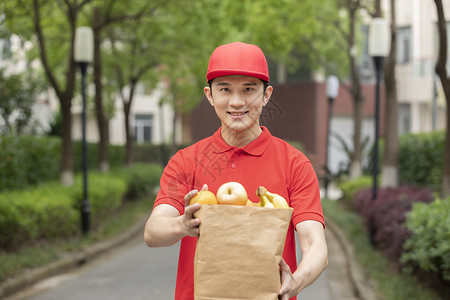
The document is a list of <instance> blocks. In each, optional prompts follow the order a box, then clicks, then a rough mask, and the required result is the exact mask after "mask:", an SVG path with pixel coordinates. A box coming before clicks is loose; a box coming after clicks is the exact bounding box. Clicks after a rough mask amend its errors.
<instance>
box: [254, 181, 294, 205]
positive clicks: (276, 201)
mask: <svg viewBox="0 0 450 300" xmlns="http://www.w3.org/2000/svg"><path fill="white" fill-rule="evenodd" d="M256 194H257V195H258V196H259V197H260V199H261V196H265V197H266V198H267V199H268V200H269V201H270V203H272V204H273V206H274V207H275V208H289V204H288V203H287V201H286V199H284V198H283V197H282V196H280V195H278V194H275V193H271V192H269V191H268V190H267V189H266V188H265V187H263V186H260V187H258V189H257V191H256ZM260 195H261V196H260Z"/></svg>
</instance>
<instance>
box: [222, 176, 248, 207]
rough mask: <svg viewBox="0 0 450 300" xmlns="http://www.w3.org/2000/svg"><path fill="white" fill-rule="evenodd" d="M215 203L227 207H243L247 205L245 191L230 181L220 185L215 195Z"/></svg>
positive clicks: (240, 185)
mask: <svg viewBox="0 0 450 300" xmlns="http://www.w3.org/2000/svg"><path fill="white" fill-rule="evenodd" d="M216 197H217V202H218V203H219V204H227V205H245V204H246V203H247V199H248V197H247V191H246V190H245V188H244V186H243V185H242V184H240V183H239V182H234V181H230V182H227V183H224V184H222V185H221V186H220V187H219V189H218V190H217V193H216Z"/></svg>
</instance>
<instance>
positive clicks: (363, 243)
mask: <svg viewBox="0 0 450 300" xmlns="http://www.w3.org/2000/svg"><path fill="white" fill-rule="evenodd" d="M322 205H323V210H324V214H325V219H326V218H331V219H332V220H333V221H334V222H335V223H336V224H337V225H338V226H339V227H340V228H341V230H342V231H343V232H344V233H345V234H346V236H347V238H348V240H349V241H350V242H351V243H352V244H353V247H354V250H355V256H356V260H357V262H358V263H359V265H360V266H361V268H362V269H363V270H364V271H365V272H366V273H367V275H368V276H369V277H370V278H372V279H373V280H374V282H375V284H376V286H377V290H376V291H375V292H376V294H377V295H378V296H379V297H380V299H385V300H424V299H433V300H438V299H444V298H443V297H441V296H439V295H438V294H437V293H435V292H434V291H432V290H430V289H427V288H426V287H424V286H422V285H421V284H420V282H418V280H417V279H416V278H415V277H413V276H411V275H408V274H403V273H399V272H397V271H396V270H395V268H394V267H393V264H392V263H391V262H390V261H389V260H388V259H387V258H386V257H384V256H383V254H381V253H380V252H378V251H376V250H374V249H373V248H372V246H371V245H370V242H369V238H368V235H367V232H366V228H365V225H364V223H363V220H362V218H361V217H360V216H359V215H358V214H357V213H356V212H353V211H350V210H348V209H346V208H345V207H344V206H343V205H342V204H341V203H340V202H339V200H338V201H332V200H325V201H322Z"/></svg>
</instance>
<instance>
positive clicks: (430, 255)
mask: <svg viewBox="0 0 450 300" xmlns="http://www.w3.org/2000/svg"><path fill="white" fill-rule="evenodd" d="M406 227H407V228H408V229H409V230H410V232H411V235H410V236H409V238H408V239H407V240H406V242H405V244H404V246H403V251H404V253H403V255H402V257H401V262H402V263H404V264H406V265H407V266H408V269H409V270H413V269H416V268H419V269H421V270H424V271H428V272H432V273H435V274H436V275H437V276H438V278H439V279H440V281H442V282H447V287H448V285H449V284H450V197H449V198H447V199H446V200H442V199H439V198H438V199H436V200H435V201H433V202H432V203H431V204H424V203H416V204H414V206H413V209H412V210H411V212H410V213H409V214H408V218H407V220H406ZM449 290H450V288H449Z"/></svg>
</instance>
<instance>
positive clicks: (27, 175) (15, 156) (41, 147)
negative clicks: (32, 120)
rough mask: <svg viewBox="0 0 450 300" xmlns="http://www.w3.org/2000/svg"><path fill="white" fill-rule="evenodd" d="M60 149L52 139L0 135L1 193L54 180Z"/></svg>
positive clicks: (59, 142) (56, 173)
mask: <svg viewBox="0 0 450 300" xmlns="http://www.w3.org/2000/svg"><path fill="white" fill-rule="evenodd" d="M60 147H61V140H60V139H59V138H55V137H46V136H41V137H35V136H10V135H8V136H0V191H3V190H13V189H23V188H25V187H27V186H29V185H34V184H37V183H40V182H45V181H49V180H55V179H57V178H58V176H59V170H60V161H61V154H60Z"/></svg>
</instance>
